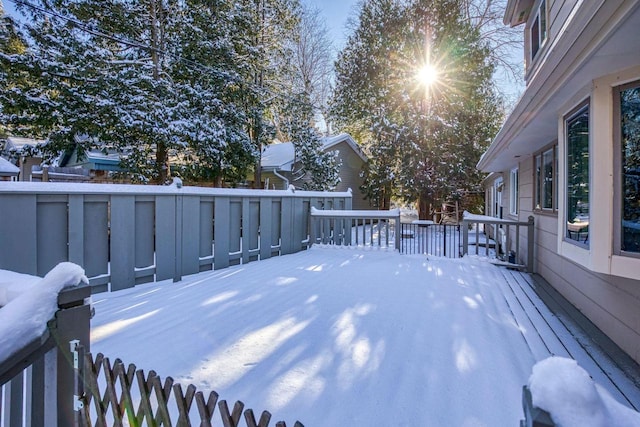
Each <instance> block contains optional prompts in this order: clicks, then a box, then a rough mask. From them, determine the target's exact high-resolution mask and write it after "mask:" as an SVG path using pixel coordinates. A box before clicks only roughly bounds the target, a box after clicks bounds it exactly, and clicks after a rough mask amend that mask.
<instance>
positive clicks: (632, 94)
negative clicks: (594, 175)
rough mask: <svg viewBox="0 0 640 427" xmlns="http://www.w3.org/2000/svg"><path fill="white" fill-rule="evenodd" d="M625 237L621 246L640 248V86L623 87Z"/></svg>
mask: <svg viewBox="0 0 640 427" xmlns="http://www.w3.org/2000/svg"><path fill="white" fill-rule="evenodd" d="M620 112H621V117H620V118H621V131H622V132H621V135H622V144H621V145H622V241H621V249H622V250H623V251H627V252H640V86H638V87H634V88H631V89H627V90H624V91H621V93H620Z"/></svg>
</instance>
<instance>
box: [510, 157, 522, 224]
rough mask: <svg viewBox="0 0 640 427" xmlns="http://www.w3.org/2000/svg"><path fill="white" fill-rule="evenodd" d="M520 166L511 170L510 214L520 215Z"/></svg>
mask: <svg viewBox="0 0 640 427" xmlns="http://www.w3.org/2000/svg"><path fill="white" fill-rule="evenodd" d="M518 178H519V177H518V168H513V169H511V171H510V172H509V214H510V215H514V216H517V215H518V204H519V201H518V197H519V190H518V185H519V181H520V180H519V179H518Z"/></svg>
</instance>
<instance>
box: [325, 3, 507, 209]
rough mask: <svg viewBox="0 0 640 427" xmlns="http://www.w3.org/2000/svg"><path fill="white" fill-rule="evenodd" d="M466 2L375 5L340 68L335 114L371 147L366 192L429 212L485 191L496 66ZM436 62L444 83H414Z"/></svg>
mask: <svg viewBox="0 0 640 427" xmlns="http://www.w3.org/2000/svg"><path fill="white" fill-rule="evenodd" d="M462 5H463V2H462V1H460V0H437V1H426V0H414V1H411V2H402V1H397V0H368V1H365V2H364V4H363V8H362V11H361V13H360V22H359V26H358V27H357V29H356V31H355V33H354V34H353V35H352V36H351V37H350V39H349V41H348V43H347V47H346V48H345V50H343V52H341V54H340V57H339V60H338V63H337V87H336V95H335V97H334V100H333V110H332V111H333V115H334V118H335V120H336V122H337V123H340V124H341V125H342V126H343V128H344V129H347V130H349V131H350V132H352V133H353V134H355V135H357V136H358V137H359V138H360V139H361V140H363V141H365V142H366V143H365V149H366V151H367V154H368V155H369V157H370V159H371V160H370V162H369V164H368V165H367V168H366V170H365V190H366V191H367V194H368V196H369V197H370V198H371V199H373V200H374V201H376V202H377V203H378V206H380V207H381V208H387V207H388V204H389V200H390V198H392V197H393V198H400V199H404V200H407V201H417V200H419V201H420V202H421V203H420V206H421V215H422V216H424V215H426V213H427V210H428V207H429V206H432V207H433V206H436V205H437V204H439V203H442V202H443V201H445V200H450V199H459V198H461V197H464V196H467V195H469V194H473V193H476V192H477V191H478V190H479V187H480V182H481V179H480V177H479V174H478V172H477V171H476V169H475V164H476V163H477V161H478V160H479V157H480V155H481V153H482V152H483V151H484V149H485V148H486V146H487V145H488V143H489V141H490V138H491V137H492V135H494V134H495V131H496V130H497V125H498V120H499V111H498V108H497V106H498V98H497V97H496V95H495V93H494V88H493V85H492V82H491V77H492V73H493V69H494V68H493V63H492V62H491V60H490V56H489V50H488V49H487V46H486V43H484V42H483V40H482V39H481V37H480V35H479V33H478V30H477V28H474V27H473V26H472V25H470V24H469V22H468V20H466V19H464V16H463V14H462V11H461V7H462ZM426 63H430V64H431V65H432V66H434V67H435V68H436V69H437V72H438V81H437V82H436V84H435V85H433V86H431V87H425V86H424V85H421V83H420V82H419V81H418V80H416V75H417V74H418V71H419V70H420V68H421V67H423V66H424V65H425V64H426Z"/></svg>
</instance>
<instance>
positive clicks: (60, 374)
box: [51, 286, 91, 426]
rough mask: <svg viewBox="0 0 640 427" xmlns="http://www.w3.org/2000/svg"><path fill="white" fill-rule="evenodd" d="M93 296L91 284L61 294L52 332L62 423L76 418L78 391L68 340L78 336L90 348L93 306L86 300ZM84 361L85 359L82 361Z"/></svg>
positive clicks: (58, 405) (60, 419) (59, 418)
mask: <svg viewBox="0 0 640 427" xmlns="http://www.w3.org/2000/svg"><path fill="white" fill-rule="evenodd" d="M90 296H91V288H90V287H89V286H79V287H75V288H67V289H65V290H63V291H62V292H61V293H60V295H59V296H58V308H59V310H58V311H57V312H56V317H55V322H54V323H55V328H52V330H51V333H52V335H53V336H54V338H55V340H56V342H57V343H58V347H57V351H58V354H57V379H56V382H57V410H58V415H57V419H58V424H57V425H59V426H72V425H74V422H75V420H76V414H77V400H75V399H74V395H75V392H76V390H75V385H76V384H75V373H76V371H75V367H74V357H73V354H72V352H71V349H70V347H69V342H71V341H72V340H76V341H77V342H78V344H79V345H82V346H84V348H85V349H86V351H90V346H89V328H90V320H91V307H90V306H89V304H86V303H85V300H86V299H87V298H89V297H90ZM79 363H82V361H79Z"/></svg>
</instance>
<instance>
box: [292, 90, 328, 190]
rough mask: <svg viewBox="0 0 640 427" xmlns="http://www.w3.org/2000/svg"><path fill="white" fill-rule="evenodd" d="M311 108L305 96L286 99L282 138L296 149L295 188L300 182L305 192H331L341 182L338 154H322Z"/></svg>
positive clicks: (293, 172)
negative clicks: (286, 112)
mask: <svg viewBox="0 0 640 427" xmlns="http://www.w3.org/2000/svg"><path fill="white" fill-rule="evenodd" d="M312 120H313V107H312V105H311V101H310V100H309V95H308V94H307V93H306V92H299V93H298V94H296V95H293V96H291V97H290V99H289V106H288V114H287V115H286V116H285V117H284V120H283V122H282V123H281V131H282V135H283V137H284V138H285V139H287V140H289V141H291V142H292V143H293V146H294V148H295V158H296V162H295V165H296V169H294V170H293V171H292V176H293V181H294V185H295V182H296V181H301V182H302V188H304V189H306V190H318V191H325V190H333V189H334V188H335V187H336V185H338V183H339V182H340V177H339V174H338V172H339V168H340V160H339V158H338V156H337V154H338V153H337V152H324V151H323V147H322V142H321V140H320V135H319V133H318V131H317V130H316V129H315V128H313V126H312Z"/></svg>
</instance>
